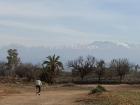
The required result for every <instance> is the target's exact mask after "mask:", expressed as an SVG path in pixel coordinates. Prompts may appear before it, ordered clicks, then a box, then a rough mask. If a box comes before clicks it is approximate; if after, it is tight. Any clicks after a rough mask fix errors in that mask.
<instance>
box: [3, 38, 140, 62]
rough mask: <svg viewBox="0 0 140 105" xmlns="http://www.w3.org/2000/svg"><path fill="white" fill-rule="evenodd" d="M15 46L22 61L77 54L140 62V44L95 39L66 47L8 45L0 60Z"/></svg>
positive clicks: (72, 57)
mask: <svg viewBox="0 0 140 105" xmlns="http://www.w3.org/2000/svg"><path fill="white" fill-rule="evenodd" d="M10 48H15V49H17V50H18V52H19V55H20V57H21V59H22V61H23V62H31V63H41V62H42V61H44V60H45V57H47V56H48V55H53V54H56V55H59V56H61V60H62V61H63V62H65V63H66V62H67V61H68V60H71V59H74V58H77V57H78V56H87V55H93V56H95V57H96V58H98V59H105V60H107V61H110V60H111V59H113V58H128V59H129V60H130V61H131V62H134V63H139V64H140V53H139V52H140V45H139V44H129V43H123V42H109V41H95V42H93V43H90V44H85V45H76V46H69V47H68V46H67V47H64V46H63V47H58V48H57V47H55V48H49V47H25V46H22V45H9V46H6V47H2V48H1V49H0V60H6V56H7V50H8V49H10Z"/></svg>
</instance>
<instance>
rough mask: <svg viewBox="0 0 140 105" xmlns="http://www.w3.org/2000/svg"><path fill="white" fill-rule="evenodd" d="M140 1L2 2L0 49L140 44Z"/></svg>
mask: <svg viewBox="0 0 140 105" xmlns="http://www.w3.org/2000/svg"><path fill="white" fill-rule="evenodd" d="M139 5H140V0H0V46H3V45H7V44H22V45H26V46H56V45H57V46H58V45H74V44H84V43H91V42H93V41H96V40H98V41H100V40H101V41H121V42H129V43H140V35H139V34H140V6H139Z"/></svg>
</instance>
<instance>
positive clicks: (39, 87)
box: [36, 85, 41, 93]
mask: <svg viewBox="0 0 140 105" xmlns="http://www.w3.org/2000/svg"><path fill="white" fill-rule="evenodd" d="M40 92H41V86H39V85H36V93H40Z"/></svg>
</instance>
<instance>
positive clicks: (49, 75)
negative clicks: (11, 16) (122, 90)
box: [0, 49, 140, 84]
mask: <svg viewBox="0 0 140 105" xmlns="http://www.w3.org/2000/svg"><path fill="white" fill-rule="evenodd" d="M7 53H8V56H7V62H0V76H2V77H7V78H18V79H25V80H27V81H33V80H35V79H41V80H43V81H44V82H47V83H49V84H53V83H55V82H56V81H57V80H58V79H59V78H61V77H62V75H61V74H62V73H63V74H64V75H67V74H66V71H65V70H64V68H67V69H68V68H69V69H70V70H71V71H70V72H69V74H70V77H71V79H72V80H71V82H73V80H74V79H75V78H80V81H86V80H87V78H88V77H89V75H92V78H94V79H95V78H96V79H97V82H98V83H102V82H103V80H105V76H106V77H107V78H109V80H113V79H112V78H115V79H117V81H118V82H119V83H122V81H123V80H124V79H125V77H126V75H129V76H132V75H133V77H136V76H137V77H139V76H140V75H138V74H139V70H138V69H139V65H135V64H132V63H130V62H129V60H128V59H127V58H119V59H113V60H111V61H110V62H105V61H104V60H102V59H101V60H98V59H96V58H95V57H94V56H87V57H82V56H80V57H78V58H77V59H74V60H70V61H68V62H67V63H66V66H64V64H63V63H62V62H61V60H60V57H59V56H56V55H53V56H48V57H47V58H46V60H45V61H44V62H43V63H42V64H40V65H33V64H31V63H27V64H24V63H22V62H21V59H20V57H19V54H18V51H17V50H16V49H9V50H8V51H7ZM64 75H63V76H64ZM65 78H67V76H66V77H65ZM106 81H107V79H106Z"/></svg>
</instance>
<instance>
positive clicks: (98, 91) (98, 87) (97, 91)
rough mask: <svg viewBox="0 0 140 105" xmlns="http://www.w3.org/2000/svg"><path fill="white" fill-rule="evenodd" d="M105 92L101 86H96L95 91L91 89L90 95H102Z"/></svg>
mask: <svg viewBox="0 0 140 105" xmlns="http://www.w3.org/2000/svg"><path fill="white" fill-rule="evenodd" d="M106 91H107V90H106V89H105V88H104V87H103V86H101V85H98V86H97V87H96V88H95V89H92V90H91V92H90V94H96V93H103V92H106Z"/></svg>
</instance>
